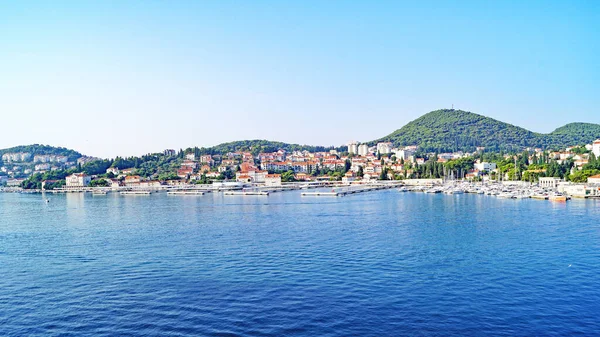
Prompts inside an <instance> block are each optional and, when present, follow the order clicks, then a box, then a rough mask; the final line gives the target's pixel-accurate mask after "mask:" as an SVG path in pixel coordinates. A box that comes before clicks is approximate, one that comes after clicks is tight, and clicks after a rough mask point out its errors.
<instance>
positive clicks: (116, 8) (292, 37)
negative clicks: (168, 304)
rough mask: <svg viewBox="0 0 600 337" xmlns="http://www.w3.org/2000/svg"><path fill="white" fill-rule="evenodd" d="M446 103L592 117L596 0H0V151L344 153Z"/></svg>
mask: <svg viewBox="0 0 600 337" xmlns="http://www.w3.org/2000/svg"><path fill="white" fill-rule="evenodd" d="M452 106H454V107H455V108H459V109H463V110H467V111H472V112H476V113H479V114H483V115H486V116H489V117H492V118H495V119H498V120H501V121H505V122H509V123H512V124H515V125H518V126H522V127H525V128H528V129H530V130H532V131H536V132H551V131H552V130H554V129H555V128H557V127H559V126H561V125H564V124H566V123H569V122H590V123H600V111H599V107H600V1H577V0H574V1H551V0H546V1H509V0H507V1H383V0H382V1H349V0H348V1H260V0H257V1H227V0H219V1H175V0H174V1H151V0H145V1H125V0H124V1H116V0H115V1H109V0H107V1H83V0H82V1H26V0H23V1H12V2H0V114H1V118H0V127H1V129H0V148H6V147H11V146H15V145H25V144H34V143H38V144H48V145H54V146H63V147H68V148H72V149H75V150H77V151H80V152H82V153H84V154H86V155H91V156H99V157H104V158H108V157H111V158H112V157H114V156H117V155H120V156H131V155H142V154H145V153H150V152H159V151H162V150H163V149H167V148H173V149H179V148H187V147H191V146H199V147H202V146H212V145H217V144H219V143H222V142H228V141H234V140H244V139H268V140H276V141H283V142H288V143H300V144H308V145H325V146H328V145H336V146H339V145H342V144H345V143H348V142H349V141H352V140H356V141H370V140H373V139H377V138H380V137H383V136H385V135H387V134H389V133H391V132H393V131H394V130H396V129H399V128H401V127H402V126H403V125H405V124H406V123H408V122H409V121H411V120H413V119H415V118H418V117H419V116H421V115H423V114H425V113H427V112H429V111H432V110H436V109H441V108H450V107H452Z"/></svg>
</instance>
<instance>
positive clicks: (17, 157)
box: [2, 152, 31, 163]
mask: <svg viewBox="0 0 600 337" xmlns="http://www.w3.org/2000/svg"><path fill="white" fill-rule="evenodd" d="M29 159H31V153H27V152H18V153H5V154H3V155H2V161H3V162H6V163H11V162H26V161H29Z"/></svg>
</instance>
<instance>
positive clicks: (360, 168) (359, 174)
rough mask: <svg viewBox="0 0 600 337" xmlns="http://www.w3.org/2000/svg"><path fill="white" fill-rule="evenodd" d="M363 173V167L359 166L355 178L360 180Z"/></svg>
mask: <svg viewBox="0 0 600 337" xmlns="http://www.w3.org/2000/svg"><path fill="white" fill-rule="evenodd" d="M364 175H365V174H364V171H363V167H362V166H359V167H358V172H356V176H357V177H360V178H362V177H363V176H364Z"/></svg>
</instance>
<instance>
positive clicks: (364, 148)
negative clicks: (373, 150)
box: [358, 144, 369, 156]
mask: <svg viewBox="0 0 600 337" xmlns="http://www.w3.org/2000/svg"><path fill="white" fill-rule="evenodd" d="M367 154H369V145H367V144H360V145H359V146H358V155H359V156H366V155H367Z"/></svg>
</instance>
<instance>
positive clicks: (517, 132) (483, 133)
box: [371, 109, 600, 152]
mask: <svg viewBox="0 0 600 337" xmlns="http://www.w3.org/2000/svg"><path fill="white" fill-rule="evenodd" d="M596 138H600V125H597V124H585V123H572V124H568V125H565V126H564V127H561V128H559V129H557V130H555V131H554V132H552V133H550V134H541V133H536V132H532V131H529V130H527V129H524V128H521V127H518V126H514V125H512V124H508V123H504V122H501V121H498V120H495V119H493V118H489V117H485V116H482V115H478V114H475V113H472V112H468V111H462V110H452V109H446V110H436V111H432V112H430V113H427V114H425V115H423V116H421V117H419V118H417V119H415V120H414V121H412V122H410V123H408V124H406V125H405V126H404V127H402V128H401V129H398V130H396V131H394V132H393V133H391V134H390V135H388V136H386V137H383V138H381V139H378V140H376V141H373V142H371V143H376V142H380V141H390V142H392V143H394V145H396V146H405V145H418V146H419V147H420V148H421V149H422V150H424V151H438V152H441V151H454V150H463V151H470V150H473V149H474V148H475V147H477V146H484V147H486V149H488V150H491V151H499V150H507V151H510V150H517V151H518V150H521V149H523V148H524V147H542V148H562V147H566V146H569V145H578V144H579V145H582V144H586V143H590V142H592V141H593V140H594V139H596Z"/></svg>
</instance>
